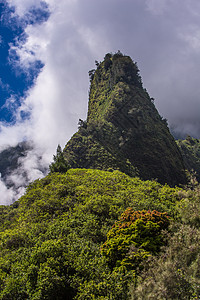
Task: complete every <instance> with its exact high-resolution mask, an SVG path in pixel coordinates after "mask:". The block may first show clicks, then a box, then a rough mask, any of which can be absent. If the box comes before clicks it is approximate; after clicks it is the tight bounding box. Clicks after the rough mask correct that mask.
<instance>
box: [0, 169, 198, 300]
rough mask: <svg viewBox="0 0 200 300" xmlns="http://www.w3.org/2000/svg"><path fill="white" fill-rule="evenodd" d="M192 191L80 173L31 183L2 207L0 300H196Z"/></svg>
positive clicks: (195, 214) (194, 199) (100, 173)
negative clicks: (13, 201)
mask: <svg viewBox="0 0 200 300" xmlns="http://www.w3.org/2000/svg"><path fill="white" fill-rule="evenodd" d="M193 188H195V190H193V191H192V190H190V189H188V190H182V189H180V188H170V187H169V186H167V185H164V186H163V185H161V184H159V183H157V182H155V181H141V180H140V179H139V178H131V177H129V176H127V175H125V174H123V173H121V172H119V171H114V172H105V171H99V170H86V169H70V170H68V171H67V173H64V174H60V173H58V172H56V173H52V174H50V175H48V176H47V177H45V178H44V179H41V180H37V181H35V182H34V183H33V184H31V185H30V186H29V187H28V189H27V192H26V194H25V195H24V196H23V197H21V199H20V200H19V201H17V202H15V203H14V204H13V205H11V206H9V207H8V206H1V207H0V212H1V214H0V217H1V223H0V228H1V235H0V291H1V292H0V298H1V299H52V300H53V299H196V297H198V295H199V293H200V291H199V272H198V266H199V248H200V243H199V242H200V231H199V225H200V217H199V215H200V205H199V189H198V187H193ZM120 216H121V217H120ZM163 230H164V231H163ZM163 247H164V248H163ZM172 251H173V253H172ZM169 266H170V267H169ZM150 270H151V271H150ZM148 272H150V274H154V276H153V277H152V276H149V275H148V274H149V273H148ZM152 272H153V273H152ZM150 295H153V298H150ZM166 295H168V296H167V298H165V297H166ZM148 297H149V298H148ZM151 297H152V296H151Z"/></svg>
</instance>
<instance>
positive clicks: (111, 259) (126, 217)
mask: <svg viewBox="0 0 200 300" xmlns="http://www.w3.org/2000/svg"><path fill="white" fill-rule="evenodd" d="M168 226H169V217H168V216H167V214H166V213H160V212H157V211H146V210H142V211H134V210H133V209H132V208H128V209H127V210H126V211H125V212H124V213H123V214H122V215H121V217H120V219H119V221H117V222H115V224H114V225H113V227H112V229H111V230H110V231H109V232H108V234H107V241H106V242H105V243H104V244H103V245H102V247H101V253H102V255H103V256H104V257H105V258H106V260H107V262H108V264H109V265H110V266H111V268H114V267H115V266H117V267H119V266H122V265H124V266H126V267H127V268H128V269H136V268H137V267H139V265H140V263H141V262H142V261H143V260H144V259H147V257H148V256H150V255H151V254H156V253H158V252H159V250H160V247H161V246H162V245H163V244H164V241H163V236H162V230H164V229H167V228H168Z"/></svg>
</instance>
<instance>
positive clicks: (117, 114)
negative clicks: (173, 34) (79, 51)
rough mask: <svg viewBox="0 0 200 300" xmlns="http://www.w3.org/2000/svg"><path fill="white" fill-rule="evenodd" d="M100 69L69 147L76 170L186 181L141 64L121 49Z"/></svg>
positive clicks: (66, 151) (108, 56) (93, 73)
mask: <svg viewBox="0 0 200 300" xmlns="http://www.w3.org/2000/svg"><path fill="white" fill-rule="evenodd" d="M96 65H97V69H96V70H91V71H90V72H89V75H90V81H91V86H90V93H89V105H88V116H87V121H86V122H83V124H82V125H81V126H80V128H79V130H78V132H77V133H76V134H75V135H74V136H73V137H72V138H71V140H70V141H69V142H68V143H67V145H66V147H65V149H64V154H65V157H66V159H67V160H68V162H69V164H70V165H71V167H72V168H77V167H78V168H94V169H102V170H108V169H119V170H120V171H122V172H124V173H126V174H128V175H130V176H136V175H139V176H140V177H141V178H142V179H158V181H159V182H161V183H168V184H170V185H176V184H180V183H185V182H186V178H185V173H184V164H183V160H182V156H181V154H180V151H179V149H178V147H177V145H176V143H175V141H174V138H173V137H172V135H171V134H170V132H169V129H168V127H167V122H166V120H165V119H163V118H162V117H161V116H160V115H159V113H158V111H157V109H156V108H155V105H154V103H153V101H152V98H150V96H149V94H148V93H147V91H146V89H144V88H143V86H142V80H141V77H140V75H139V69H138V67H137V64H136V63H134V62H133V61H132V59H131V58H130V57H129V56H125V55H123V54H122V53H121V52H119V51H118V52H117V53H116V54H114V55H112V54H110V53H108V54H106V56H105V58H104V61H103V62H101V63H98V62H96ZM83 125H84V126H83Z"/></svg>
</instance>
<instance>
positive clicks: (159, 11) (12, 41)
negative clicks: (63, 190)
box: [0, 0, 200, 203]
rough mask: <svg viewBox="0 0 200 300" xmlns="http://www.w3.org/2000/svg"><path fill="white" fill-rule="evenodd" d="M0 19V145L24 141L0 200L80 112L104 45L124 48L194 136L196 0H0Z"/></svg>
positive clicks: (199, 8)
mask: <svg viewBox="0 0 200 300" xmlns="http://www.w3.org/2000/svg"><path fill="white" fill-rule="evenodd" d="M0 22H1V23H0V150H2V149H5V148H7V147H9V146H15V145H17V144H18V143H19V142H21V141H24V140H27V141H31V142H32V145H33V150H32V151H29V152H28V153H27V156H26V157H25V158H24V160H23V161H21V169H20V170H16V171H15V172H14V173H13V174H12V176H11V177H10V178H9V179H10V180H12V181H13V182H15V183H16V186H17V187H20V190H19V192H18V193H17V194H16V192H15V191H13V190H8V189H7V187H6V186H5V185H4V183H3V182H2V181H1V180H0V199H1V201H2V203H7V202H9V199H11V198H12V197H11V195H14V196H19V195H20V194H22V193H23V191H24V189H23V186H24V178H23V176H21V174H22V173H23V170H26V171H27V172H28V181H33V180H34V179H36V178H38V177H42V176H44V174H43V173H42V172H41V169H42V168H41V166H44V167H47V166H48V165H49V163H50V161H51V160H52V157H53V154H54V153H55V152H56V148H57V145H58V144H61V146H62V147H64V146H65V144H66V143H67V141H68V140H69V139H70V137H71V136H72V135H73V134H74V133H75V132H76V130H77V123H78V120H79V118H81V119H83V120H84V119H86V117H87V105H88V91H89V77H88V71H89V70H91V69H94V67H95V63H94V62H95V60H98V61H102V60H103V58H104V56H105V54H106V53H108V52H113V53H114V52H116V51H118V50H121V52H122V53H124V54H127V55H130V56H131V58H132V59H133V60H134V61H136V62H137V63H138V67H139V69H140V74H141V77H142V80H143V86H144V87H145V88H146V89H147V91H148V92H149V94H150V96H151V97H153V98H154V99H155V105H156V107H157V109H158V111H159V113H160V114H161V115H162V116H163V117H164V118H167V120H168V123H169V125H170V126H171V127H173V128H175V130H176V131H177V132H179V133H181V134H183V135H187V134H190V135H192V136H194V137H198V138H200V82H199V80H200V79H199V70H200V1H199V0H181V1H180V0H101V1H99V0H59V1H58V0H44V1H41V0H7V1H6V0H0ZM0 203H1V202H0Z"/></svg>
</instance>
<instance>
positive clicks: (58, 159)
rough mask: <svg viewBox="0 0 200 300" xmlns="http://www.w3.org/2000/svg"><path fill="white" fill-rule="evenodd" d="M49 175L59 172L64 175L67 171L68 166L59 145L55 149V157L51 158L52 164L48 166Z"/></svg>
mask: <svg viewBox="0 0 200 300" xmlns="http://www.w3.org/2000/svg"><path fill="white" fill-rule="evenodd" d="M49 170H50V173H54V172H59V173H65V172H67V170H69V165H68V163H67V161H66V160H65V158H64V155H63V151H62V148H61V146H60V145H58V147H57V151H56V155H54V156H53V162H52V163H51V164H50V166H49Z"/></svg>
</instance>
